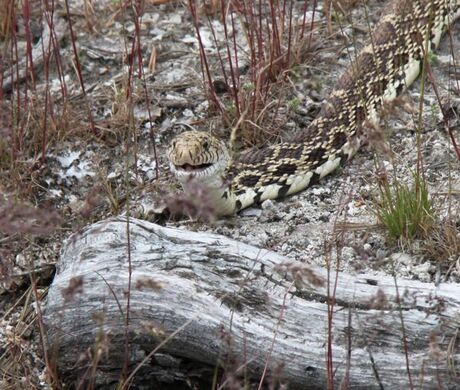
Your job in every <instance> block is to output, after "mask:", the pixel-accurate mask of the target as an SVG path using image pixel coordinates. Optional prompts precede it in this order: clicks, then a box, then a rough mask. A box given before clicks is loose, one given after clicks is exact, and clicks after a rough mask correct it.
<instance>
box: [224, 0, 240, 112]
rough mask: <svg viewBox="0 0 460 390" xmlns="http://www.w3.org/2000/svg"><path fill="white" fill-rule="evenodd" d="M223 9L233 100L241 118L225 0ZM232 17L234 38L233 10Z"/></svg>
mask: <svg viewBox="0 0 460 390" xmlns="http://www.w3.org/2000/svg"><path fill="white" fill-rule="evenodd" d="M220 4H221V9H222V24H223V25H224V35H225V42H226V44H225V47H226V49H227V59H228V63H229V65H230V77H231V78H232V84H233V85H232V91H233V93H232V94H233V101H234V102H235V108H236V115H237V117H238V118H239V117H240V115H241V111H240V102H239V99H238V89H237V88H238V86H237V84H236V78H235V66H234V65H233V61H232V56H231V54H230V44H229V36H228V28H227V15H226V13H225V2H224V0H221V2H220ZM230 17H231V19H232V28H233V39H235V28H234V25H233V12H232V11H230ZM234 53H235V56H236V43H235V44H234ZM236 66H238V62H236Z"/></svg>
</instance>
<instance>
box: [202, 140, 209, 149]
mask: <svg viewBox="0 0 460 390" xmlns="http://www.w3.org/2000/svg"><path fill="white" fill-rule="evenodd" d="M202 146H203V149H206V150H207V149H208V148H209V143H208V141H203V144H202Z"/></svg>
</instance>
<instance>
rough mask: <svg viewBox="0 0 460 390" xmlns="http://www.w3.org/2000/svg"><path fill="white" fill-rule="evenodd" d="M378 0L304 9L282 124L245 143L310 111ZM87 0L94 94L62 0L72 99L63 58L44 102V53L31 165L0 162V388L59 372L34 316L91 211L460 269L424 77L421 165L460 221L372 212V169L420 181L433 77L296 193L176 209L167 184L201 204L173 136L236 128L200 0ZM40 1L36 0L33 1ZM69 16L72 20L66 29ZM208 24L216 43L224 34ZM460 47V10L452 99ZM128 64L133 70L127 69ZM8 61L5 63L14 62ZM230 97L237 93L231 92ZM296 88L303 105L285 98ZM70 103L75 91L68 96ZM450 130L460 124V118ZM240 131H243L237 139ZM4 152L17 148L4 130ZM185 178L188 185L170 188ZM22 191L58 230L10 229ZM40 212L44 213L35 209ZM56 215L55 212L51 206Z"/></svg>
mask: <svg viewBox="0 0 460 390" xmlns="http://www.w3.org/2000/svg"><path fill="white" fill-rule="evenodd" d="M381 3H382V2H381V1H376V0H370V1H368V2H367V3H366V6H365V8H364V7H363V6H362V5H360V6H353V7H349V8H347V7H345V8H343V15H345V16H342V13H340V12H337V13H335V14H334V15H333V16H334V17H333V18H332V21H333V22H334V23H333V25H332V33H331V32H328V29H327V20H326V16H325V13H324V12H323V8H322V3H321V4H320V5H319V6H318V8H316V10H315V12H314V13H313V12H312V11H311V10H309V11H308V12H307V18H309V19H308V20H310V21H311V20H312V19H314V20H315V29H314V31H313V32H312V35H311V39H309V40H308V44H307V43H305V42H304V47H303V52H304V53H303V54H302V56H301V57H302V59H303V62H299V63H296V64H294V65H293V66H292V68H291V69H290V70H289V72H288V73H287V74H288V77H287V81H285V82H284V83H283V84H282V85H281V86H280V87H278V90H277V91H281V92H280V93H281V94H282V95H280V96H283V98H284V100H283V101H282V102H281V103H279V104H277V105H275V106H276V107H277V112H276V115H281V118H282V120H280V122H279V123H280V124H279V126H278V130H279V132H278V133H277V135H276V136H272V137H264V136H260V134H259V136H258V137H257V136H255V137H252V138H250V137H249V138H250V139H249V138H248V139H247V142H246V143H252V142H253V141H254V140H255V141H256V144H257V146H263V144H264V142H265V143H266V142H277V141H279V139H283V138H285V137H287V136H288V135H289V134H291V133H293V132H296V131H299V130H300V129H301V128H302V126H305V124H306V123H308V122H309V121H311V120H312V118H313V117H314V114H315V113H316V112H317V111H318V107H319V105H320V103H321V101H322V100H323V99H324V98H325V97H326V96H327V95H328V93H330V91H331V90H332V89H333V88H334V84H335V82H336V80H337V78H338V75H340V74H341V73H342V72H343V70H344V69H345V68H346V66H347V64H348V63H349V58H350V56H351V57H352V56H353V54H354V53H355V52H356V51H357V50H359V48H360V47H361V46H362V44H363V42H364V41H365V38H366V36H367V31H368V24H371V25H372V24H374V23H375V21H377V20H378V18H379V15H380V12H381V9H382V4H381ZM85 4H87V5H88V4H89V3H86V2H85ZM91 4H92V7H93V8H92V9H91V8H88V9H86V11H83V9H84V8H83V7H82V4H80V2H71V4H70V14H71V15H72V18H71V19H72V22H73V30H74V33H75V42H76V44H77V46H78V53H79V59H80V62H81V75H82V79H83V80H84V84H85V89H86V92H87V98H85V96H84V95H83V94H82V90H81V86H80V82H79V79H78V76H77V75H78V73H77V72H76V71H75V69H77V65H76V63H75V60H74V59H73V58H74V57H73V48H72V40H71V39H70V38H69V37H70V33H69V28H68V23H67V19H68V18H67V15H68V14H67V12H66V11H65V8H64V7H63V8H62V9H61V8H58V9H57V12H56V15H55V18H56V19H55V20H56V30H59V32H58V33H59V34H61V35H62V40H60V59H61V61H62V66H63V69H64V74H65V77H64V79H65V85H66V89H67V96H68V98H67V100H66V99H65V98H64V94H63V91H62V84H61V83H60V82H59V79H58V78H57V74H56V73H55V72H54V69H55V66H51V69H52V71H51V73H50V82H49V89H50V95H49V98H50V100H51V101H52V104H53V109H55V110H56V115H55V116H54V117H53V116H52V115H51V114H48V115H44V114H43V112H42V113H41V114H40V111H44V109H43V107H45V104H44V98H43V97H44V96H45V93H44V92H45V91H46V89H45V87H46V83H45V81H46V80H45V78H44V74H46V72H45V69H46V67H44V66H43V65H42V66H40V67H39V68H38V71H37V76H38V79H37V92H36V94H35V96H33V105H31V106H32V107H29V108H28V109H30V111H31V115H30V117H29V118H28V121H25V122H24V123H27V126H28V127H26V130H25V134H24V147H26V146H27V147H28V148H29V149H28V150H27V151H26V152H24V155H23V156H22V157H23V161H21V164H17V166H19V168H17V172H19V174H13V172H11V171H9V170H8V169H7V168H6V166H5V165H2V169H3V170H4V173H2V176H1V182H0V191H1V193H2V195H3V199H2V200H1V202H2V203H3V206H2V216H1V218H2V219H1V220H2V222H3V223H4V224H5V226H6V225H9V226H10V227H11V228H10V229H9V230H8V231H6V230H7V229H4V233H5V234H4V235H3V236H0V244H1V245H2V253H3V260H2V262H1V263H0V265H1V267H2V273H3V275H4V277H3V280H2V283H1V284H0V288H1V289H0V294H1V295H0V313H1V314H2V320H1V323H0V324H1V327H0V345H4V346H5V347H0V367H2V370H3V372H2V376H3V378H4V379H3V380H0V387H1V388H7V387H8V386H10V387H11V388H15V387H14V386H17V385H18V383H27V384H30V386H31V388H32V387H35V388H44V387H46V384H47V383H48V382H49V379H48V378H47V377H46V375H44V361H43V356H42V353H41V347H40V342H39V332H38V329H39V328H38V323H39V319H38V318H37V316H36V315H35V311H34V310H33V306H32V305H33V304H35V305H36V302H35V301H36V299H37V297H38V296H42V297H43V298H42V299H41V304H42V305H44V304H45V302H46V288H47V285H48V284H49V283H50V282H51V280H52V275H53V272H54V265H55V263H56V261H57V259H58V256H59V249H60V247H61V245H62V242H63V241H64V240H65V239H66V238H67V237H69V236H70V235H71V234H72V233H75V232H77V231H78V230H79V229H81V228H82V227H83V226H85V225H87V224H89V223H91V222H93V221H96V220H100V219H102V218H105V217H108V216H111V215H116V214H119V213H124V212H132V213H133V215H136V216H141V217H147V218H149V219H151V220H154V221H157V222H159V223H164V224H166V225H169V226H178V227H181V228H184V229H191V230H194V231H213V232H216V233H219V234H223V235H225V236H228V237H232V238H234V239H237V240H241V241H243V242H247V243H251V244H253V245H256V246H260V247H263V248H269V249H272V250H274V251H277V252H280V253H282V254H284V255H287V256H289V257H291V258H294V259H296V260H300V261H303V262H308V263H315V264H320V265H321V264H324V262H325V261H326V260H332V261H338V260H340V267H342V268H344V269H346V270H348V271H349V272H360V271H363V270H364V271H366V272H374V273H376V274H379V273H393V272H394V273H396V275H397V276H398V277H406V278H417V279H420V280H423V281H437V282H439V281H442V282H457V283H458V282H459V279H460V258H459V257H458V250H459V248H460V245H459V244H458V241H460V238H459V232H458V227H459V225H460V213H459V212H460V207H459V196H460V174H459V161H458V159H457V158H456V154H455V152H454V149H453V146H452V142H451V140H450V139H449V137H448V135H447V133H446V132H445V130H444V129H443V125H442V123H441V119H440V118H441V116H440V109H439V105H438V103H437V98H436V95H435V92H434V89H433V87H432V86H431V85H430V84H429V83H428V84H427V85H426V89H425V91H424V96H423V103H424V110H423V115H422V123H423V126H422V131H421V135H422V141H421V142H422V148H421V152H422V156H423V164H424V175H425V177H426V179H427V182H428V184H429V189H430V193H431V194H432V197H433V201H434V204H435V206H436V210H437V214H438V216H439V221H445V220H449V221H452V222H453V224H454V225H453V226H457V230H456V231H455V232H454V234H453V237H454V239H453V241H452V243H451V244H449V245H450V246H449V245H444V244H446V240H445V239H443V236H440V237H437V236H433V237H431V238H424V239H415V240H412V241H410V242H406V241H405V242H400V243H397V242H395V241H391V240H390V239H389V238H388V235H387V234H386V232H385V230H384V229H383V228H382V227H381V226H380V225H379V224H378V223H377V222H378V221H377V218H376V214H375V209H376V201H375V199H376V198H375V197H376V194H377V193H378V185H377V181H378V178H379V175H381V172H382V167H383V168H385V169H386V171H387V172H388V173H389V175H390V176H395V177H397V178H398V180H400V181H402V182H410V180H411V178H412V177H411V172H413V171H414V169H415V166H416V163H417V159H418V158H419V157H418V153H417V150H418V149H417V137H416V130H415V129H416V124H417V123H418V108H419V104H420V96H421V92H422V89H421V86H420V82H416V83H415V85H414V86H413V87H412V88H411V89H410V91H409V93H408V94H407V95H405V97H404V98H403V101H402V102H399V105H398V110H397V113H396V114H394V113H392V114H391V115H387V116H385V118H384V120H383V121H382V132H381V134H380V136H379V137H378V138H376V137H369V141H368V145H367V146H365V147H364V148H363V149H362V150H361V151H360V152H359V153H358V155H357V156H356V157H355V158H354V159H353V160H352V161H351V162H350V163H349V164H348V165H347V166H346V167H345V168H344V169H342V170H340V171H339V172H337V173H335V174H333V175H331V176H330V177H328V178H326V179H325V180H323V181H322V182H321V183H320V184H319V185H316V186H313V187H312V188H310V189H308V190H306V191H304V192H302V193H300V194H297V195H295V196H291V197H289V198H287V199H283V200H280V201H266V202H264V203H263V204H262V205H261V206H260V207H259V206H257V207H252V208H249V209H247V210H244V211H242V212H241V213H240V214H239V215H237V216H234V217H231V218H225V219H217V220H216V219H214V220H212V221H211V222H204V221H202V220H200V221H197V220H190V219H188V218H182V219H179V220H178V219H170V218H169V217H168V214H167V213H165V211H164V207H163V205H164V203H165V202H164V200H165V199H169V200H171V199H172V200H173V201H174V202H176V203H181V204H187V203H193V204H195V203H196V202H197V199H192V200H190V199H187V197H184V196H183V195H180V188H179V186H178V184H177V183H176V182H175V180H174V179H173V178H172V177H171V175H170V174H169V169H168V165H167V161H166V157H165V150H166V148H167V145H168V143H169V141H170V140H171V139H172V138H173V136H174V135H175V134H178V133H179V132H181V131H183V130H185V129H188V128H191V127H193V128H196V129H202V130H206V129H211V130H213V131H214V132H215V133H217V134H219V135H221V136H222V137H227V139H228V137H229V134H230V131H229V129H228V127H226V125H225V123H224V122H223V121H222V116H221V115H219V114H218V113H217V112H216V111H215V110H212V107H210V103H209V99H208V98H207V96H206V94H205V93H204V90H205V88H204V87H203V86H204V83H203V78H202V73H201V67H200V55H199V44H198V41H197V38H196V35H195V31H194V28H193V23H192V19H191V16H190V11H189V9H188V7H187V6H186V4H183V3H175V2H168V3H165V4H153V2H146V3H145V8H144V9H143V14H142V18H141V19H140V23H139V25H137V24H136V23H135V16H134V12H133V10H132V9H131V8H129V7H127V8H124V9H123V8H120V6H119V5H118V4H115V3H113V2H105V1H104V0H101V1H97V2H93V3H91ZM211 5H212V4H211ZM296 7H297V6H296ZM205 8H206V7H204V8H203V9H205ZM41 11H42V10H35V12H37V14H36V15H39V14H40V12H41ZM295 12H297V14H295V15H300V13H299V12H301V8H299V7H297V8H295ZM218 15H219V13H215V14H212V12H211V16H210V17H209V18H210V20H211V21H212V26H213V29H210V28H209V26H210V24H209V22H208V21H207V18H206V17H205V14H204V11H203V13H202V15H201V16H200V18H201V19H200V20H201V29H200V31H201V37H202V42H203V43H204V44H205V48H206V51H207V54H208V59H209V62H210V69H211V73H212V74H213V76H214V77H215V78H216V79H220V78H221V76H220V73H219V72H220V70H219V62H218V56H217V55H216V54H217V52H221V53H225V45H224V43H225V40H226V38H225V33H224V28H223V24H222V21H221V19H220V18H219V16H218ZM299 20H300V19H299ZM21 21H22V17H21V16H18V25H19V28H18V35H17V42H18V51H19V53H22V56H23V57H24V56H25V54H24V53H26V44H25V38H24V36H25V32H24V31H22V30H21V28H20V24H21ZM58 21H60V22H58ZM59 23H63V27H62V30H60V25H59ZM237 25H238V24H237ZM137 27H139V31H137V30H136V29H137ZM34 28H35V30H33V31H32V33H33V34H36V38H37V40H38V39H39V37H40V33H41V32H42V31H43V28H42V23H40V22H39V19H37V21H36V23H35V24H34ZM213 31H214V33H215V36H216V38H215V40H216V41H217V42H218V43H219V45H221V46H220V50H217V49H216V47H215V44H214V38H213ZM237 35H238V40H239V44H240V47H241V56H240V59H239V61H240V62H239V67H240V68H241V69H244V68H246V67H247V65H248V64H249V61H248V58H247V57H246V56H245V53H247V52H246V50H245V49H246V48H247V45H245V43H244V36H243V34H242V33H241V31H239V30H237ZM136 37H139V38H140V47H139V51H138V52H136V51H134V54H132V47H135V43H136V39H137V38H136ZM133 42H134V43H133ZM459 52H460V24H459V23H457V24H456V25H455V26H454V27H453V29H452V32H451V35H450V39H448V38H446V39H444V40H443V41H442V44H441V47H440V49H439V50H438V51H437V53H436V56H435V57H433V59H432V61H431V62H432V65H433V72H434V79H435V80H436V86H437V89H438V90H439V93H440V95H441V96H442V99H443V101H444V102H446V103H447V102H449V103H450V104H451V105H453V106H455V105H456V104H457V105H458V104H459V102H460V98H459V96H460V67H459V64H458V62H457V63H456V65H457V66H456V67H453V66H452V65H453V64H454V59H453V56H452V53H459ZM128 53H130V54H128ZM137 53H141V55H142V59H143V63H144V67H143V72H144V73H145V81H146V83H145V87H144V84H143V83H142V82H140V81H139V79H137V76H138V69H137V68H136V66H134V67H131V68H130V66H129V64H130V60H131V59H132V57H133V56H134V57H135V56H137ZM19 57H21V55H19ZM455 59H456V60H457V61H458V58H455ZM37 63H38V61H37ZM130 69H131V70H133V69H134V75H133V79H132V80H131V79H130V78H129V77H130ZM8 74H9V73H8V72H7V71H5V75H8ZM5 80H8V77H5ZM4 85H5V86H6V82H5V83H4ZM22 85H23V84H22ZM22 85H21V86H20V88H22ZM4 89H5V93H4V95H3V101H2V104H3V106H2V107H3V108H5V107H8V104H9V102H10V100H11V99H12V97H13V98H14V96H15V94H16V93H17V91H18V90H16V89H15V90H13V92H12V91H11V90H9V89H7V88H5V87H4ZM21 91H22V90H21ZM21 93H22V92H21ZM275 98H276V96H275V97H274V99H275ZM221 99H222V101H229V97H228V96H225V93H224V94H223V95H222V97H221ZM294 101H295V102H296V103H295V104H289V103H290V102H291V103H292V102H294ZM64 102H67V103H66V106H65V109H64ZM48 104H49V103H48ZM54 107H55V108H54ZM87 107H90V111H91V117H92V119H90V116H89V114H88V110H87ZM50 109H51V108H50ZM5 112H6V111H5ZM271 115H273V116H275V113H272V114H271ZM43 118H48V125H47V126H48V130H47V131H48V134H47V135H48V140H47V142H44V143H43V142H42V141H43V138H41V136H40V134H41V133H40V131H39V130H37V129H41V127H40V126H39V124H40V123H43V122H42V121H43ZM51 118H52V120H51ZM277 118H279V117H277ZM277 120H278V119H277ZM91 122H93V123H94V128H93V127H92V124H91ZM7 127H8V126H5V128H6V130H5V131H3V128H0V130H1V131H2V134H6V135H5V139H12V136H11V134H8V132H7V130H8V128H7ZM382 135H383V136H382ZM454 136H455V137H457V139H459V136H460V133H459V132H458V125H457V129H456V130H454ZM8 137H10V138H8ZM267 139H268V141H267ZM3 142H4V141H3ZM6 144H7V143H6ZM43 144H45V145H46V148H45V149H46V150H45V153H44V156H45V158H44V159H43V160H42V161H40V156H42V155H41V153H42V152H43V150H42V148H41V145H43ZM243 144H245V142H244V140H243V141H241V142H240V145H243ZM388 147H389V148H390V149H391V151H392V152H391V153H390V152H388V149H389V148H388ZM4 152H5V153H6V152H9V149H8V148H7V147H6V146H5V144H2V153H4ZM24 188H26V189H27V191H26V192H25V195H24V193H20V191H23V190H24ZM176 193H179V195H174V194H176ZM15 199H21V202H22V203H21V204H26V205H27V207H32V206H37V207H39V208H40V209H41V210H47V211H46V213H45V214H43V215H44V216H43V219H46V218H48V217H49V216H50V215H55V214H56V221H57V220H60V222H59V225H58V226H57V228H56V229H55V230H54V231H53V232H52V233H50V234H47V233H48V230H50V229H49V228H50V226H48V225H47V226H46V228H45V227H44V228H43V229H42V231H40V229H38V231H37V232H34V231H30V230H27V231H25V232H24V233H25V234H22V233H18V232H20V231H21V227H19V228H18V230H17V231H16V232H15V230H14V226H15V225H14V222H15V216H16V217H17V218H19V219H20V220H21V221H27V215H26V213H25V212H23V213H13V212H12V211H11V210H16V209H15V206H13V204H16V202H13V200H15ZM198 203H199V199H198ZM146 205H147V206H148V208H150V209H151V210H153V212H152V213H150V214H149V215H145V207H146ZM24 207H25V206H24ZM7 210H9V211H10V213H9V214H8V213H7V212H6V211H7ZM22 210H24V208H22ZM48 210H54V211H48ZM50 213H52V214H50ZM31 215H32V217H35V218H38V216H37V215H38V214H33V213H32V214H31ZM45 215H46V217H45ZM444 223H445V222H444ZM49 224H51V225H53V224H54V222H53V220H50V222H49ZM455 224H456V225H455ZM45 230H46V232H45ZM44 233H46V234H44ZM455 237H457V238H456V239H457V241H455ZM440 241H442V243H443V245H441V243H440ZM455 245H459V246H457V247H455ZM444 246H447V248H444ZM31 275H32V277H31ZM31 280H32V281H34V282H33V283H32V284H31ZM35 281H37V282H38V285H35ZM34 291H35V292H34ZM2 386H5V387H2Z"/></svg>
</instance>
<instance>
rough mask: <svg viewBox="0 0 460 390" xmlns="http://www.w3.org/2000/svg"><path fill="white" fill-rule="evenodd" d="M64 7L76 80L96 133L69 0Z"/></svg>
mask: <svg viewBox="0 0 460 390" xmlns="http://www.w3.org/2000/svg"><path fill="white" fill-rule="evenodd" d="M65 9H66V13H67V19H68V21H69V30H70V40H71V41H72V50H73V54H74V59H75V66H76V68H77V76H78V81H79V82H80V87H81V91H82V93H83V96H84V98H85V102H86V108H87V111H88V118H89V122H90V126H91V131H92V132H93V133H96V127H95V126H94V119H93V114H92V112H91V107H90V105H89V100H88V95H87V94H86V90H85V83H84V81H83V76H82V72H81V65H80V59H79V57H78V51H77V45H76V43H75V42H76V39H75V34H74V32H73V27H72V17H71V16H70V7H69V0H65Z"/></svg>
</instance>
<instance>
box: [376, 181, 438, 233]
mask: <svg viewBox="0 0 460 390" xmlns="http://www.w3.org/2000/svg"><path fill="white" fill-rule="evenodd" d="M413 177H414V183H413V184H412V185H406V184H401V183H400V182H398V181H396V180H395V181H394V182H393V183H390V182H388V180H383V181H382V182H380V183H379V198H378V199H377V202H376V205H377V217H378V219H379V220H380V222H381V223H382V224H383V225H384V226H385V228H386V229H387V231H388V233H389V235H390V236H391V237H392V238H395V239H412V238H415V237H423V236H425V235H426V234H427V232H428V231H429V230H430V228H431V227H432V226H433V223H434V221H435V220H436V218H435V210H434V207H433V203H432V200H431V198H430V196H429V193H428V188H427V185H426V182H425V179H424V178H423V177H422V176H421V175H420V174H414V175H413Z"/></svg>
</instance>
